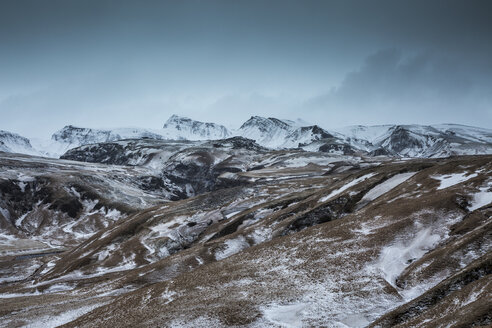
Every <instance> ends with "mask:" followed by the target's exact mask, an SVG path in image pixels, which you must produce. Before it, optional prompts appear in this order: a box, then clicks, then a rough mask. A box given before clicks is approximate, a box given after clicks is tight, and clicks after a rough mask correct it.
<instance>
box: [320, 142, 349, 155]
mask: <svg viewBox="0 0 492 328" xmlns="http://www.w3.org/2000/svg"><path fill="white" fill-rule="evenodd" d="M319 151H321V152H324V153H334V152H342V153H343V154H344V155H352V154H354V153H355V151H354V149H353V148H352V147H350V145H346V144H337V143H325V144H324V145H322V146H321V147H319Z"/></svg>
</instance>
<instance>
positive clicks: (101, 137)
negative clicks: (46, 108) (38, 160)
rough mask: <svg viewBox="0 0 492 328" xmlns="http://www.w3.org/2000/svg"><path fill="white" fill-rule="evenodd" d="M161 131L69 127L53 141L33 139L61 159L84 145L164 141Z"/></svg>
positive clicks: (46, 151) (57, 133)
mask: <svg viewBox="0 0 492 328" xmlns="http://www.w3.org/2000/svg"><path fill="white" fill-rule="evenodd" d="M159 132H160V131H151V130H149V129H141V128H117V129H90V128H81V127H76V126H73V125H67V126H65V127H64V128H62V129H61V130H59V131H57V132H55V133H54V134H53V135H52V136H51V140H42V139H33V140H32V141H33V144H34V147H35V148H36V149H38V150H39V151H40V152H41V153H42V154H43V155H45V156H47V157H59V156H60V155H62V154H64V153H65V152H66V151H68V150H70V149H72V148H76V147H79V146H83V145H89V144H95V143H100V142H110V141H116V140H122V139H163V137H162V135H160V134H159Z"/></svg>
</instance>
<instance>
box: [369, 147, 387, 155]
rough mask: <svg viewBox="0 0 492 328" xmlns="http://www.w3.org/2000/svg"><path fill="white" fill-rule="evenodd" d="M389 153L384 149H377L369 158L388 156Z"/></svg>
mask: <svg viewBox="0 0 492 328" xmlns="http://www.w3.org/2000/svg"><path fill="white" fill-rule="evenodd" d="M388 155H390V153H389V152H388V151H387V150H386V149H384V148H378V149H376V150H373V151H371V152H370V153H369V156H388Z"/></svg>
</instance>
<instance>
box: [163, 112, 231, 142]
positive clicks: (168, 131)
mask: <svg viewBox="0 0 492 328" xmlns="http://www.w3.org/2000/svg"><path fill="white" fill-rule="evenodd" d="M162 128H163V130H164V135H165V136H166V137H167V138H168V139H186V140H203V139H208V140H211V139H224V138H227V137H230V136H231V133H230V132H229V130H227V128H226V127H225V126H223V125H220V124H216V123H208V122H200V121H195V120H192V119H191V118H188V117H184V116H179V115H176V114H173V115H171V117H169V119H168V120H167V121H166V123H165V124H164V126H163V127H162Z"/></svg>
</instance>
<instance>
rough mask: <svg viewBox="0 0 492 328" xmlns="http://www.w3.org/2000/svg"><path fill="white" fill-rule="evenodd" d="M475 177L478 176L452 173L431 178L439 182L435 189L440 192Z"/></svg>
mask: <svg viewBox="0 0 492 328" xmlns="http://www.w3.org/2000/svg"><path fill="white" fill-rule="evenodd" d="M476 176H478V174H477V173H473V174H469V173H468V172H463V173H453V174H446V175H435V176H431V178H432V179H435V180H439V181H440V182H441V184H440V185H439V187H437V190H441V189H446V188H449V187H452V186H454V185H457V184H458V183H462V182H465V181H467V180H470V179H472V178H474V177H476Z"/></svg>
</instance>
